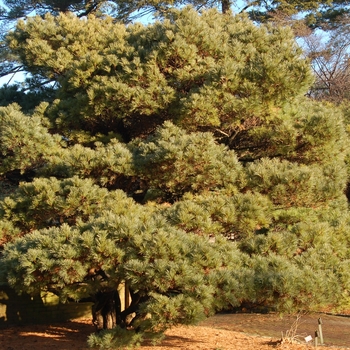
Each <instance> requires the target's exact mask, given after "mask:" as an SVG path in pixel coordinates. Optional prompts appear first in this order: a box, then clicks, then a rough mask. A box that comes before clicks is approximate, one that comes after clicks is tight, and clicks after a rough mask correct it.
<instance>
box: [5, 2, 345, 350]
mask: <svg viewBox="0 0 350 350" xmlns="http://www.w3.org/2000/svg"><path fill="white" fill-rule="evenodd" d="M7 40H8V47H9V48H10V49H11V50H12V51H13V54H14V55H15V56H17V57H19V58H20V60H21V61H20V62H21V63H22V64H23V65H25V67H26V69H27V70H28V71H30V72H31V73H32V74H33V76H35V75H38V76H40V77H43V78H45V79H53V80H54V81H55V82H56V83H57V86H58V87H57V91H56V92H57V95H56V96H55V101H54V102H52V103H48V102H43V103H42V104H40V105H39V106H38V107H37V108H36V109H35V110H34V111H33V112H30V111H21V109H20V108H19V106H18V105H9V106H7V107H1V108H0V142H1V143H0V149H1V163H0V171H1V178H0V180H1V188H4V189H6V192H5V191H4V193H3V194H2V196H1V200H0V217H1V224H0V232H1V242H2V245H3V251H2V257H1V266H2V270H1V278H2V279H6V280H7V281H8V283H10V285H11V286H13V288H15V289H16V290H17V291H18V292H22V293H31V294H36V293H39V292H40V291H42V290H46V291H51V292H54V293H56V294H57V295H59V296H60V298H61V300H62V301H65V300H68V299H74V300H82V299H85V300H86V299H90V300H92V301H94V308H93V319H94V322H95V324H96V327H97V328H98V329H102V328H105V329H107V328H108V329H109V328H113V329H112V330H106V331H105V332H101V333H100V335H99V336H98V335H94V336H91V337H90V340H89V343H90V345H92V346H100V347H106V346H107V345H106V344H107V343H111V342H112V346H115V347H117V346H119V347H123V346H124V345H126V344H131V343H133V344H135V343H137V342H139V341H141V338H143V337H147V336H150V335H151V334H154V335H159V333H162V332H163V331H164V330H165V329H166V328H168V327H170V326H172V325H176V324H180V323H183V324H190V323H193V322H196V321H198V320H199V319H200V318H202V317H206V316H208V315H211V314H212V313H214V312H216V311H218V310H221V309H224V308H230V307H235V306H240V305H242V304H245V305H258V306H264V307H268V308H273V309H277V310H279V311H290V310H306V309H307V310H320V309H321V308H322V307H327V308H330V309H331V308H333V309H334V310H335V309H337V308H341V307H342V306H344V305H347V304H348V302H349V296H348V291H349V281H350V279H349V278H348V277H349V271H350V269H349V262H350V260H349V258H350V256H349V252H350V249H349V248H350V247H349V243H350V241H349V238H350V237H349V232H350V231H349V218H350V217H349V210H348V202H347V198H346V195H345V190H346V187H347V182H348V169H347V161H348V147H347V140H348V135H347V133H346V127H345V123H344V120H343V118H344V116H343V114H342V111H341V110H340V109H337V108H336V107H334V106H333V105H330V104H325V103H321V102H315V101H311V100H309V99H308V98H307V97H305V93H306V92H307V91H308V89H309V87H310V85H311V84H312V82H313V77H312V73H311V69H310V67H309V65H308V62H307V61H306V60H304V59H303V58H302V53H301V51H300V49H299V48H298V47H297V46H296V44H295V42H294V39H293V34H292V32H291V31H290V30H287V29H278V28H276V27H273V26H259V27H256V26H255V25H254V24H253V23H252V22H251V21H250V20H249V19H248V18H247V17H246V16H233V15H232V14H226V15H225V16H223V15H222V14H221V13H219V12H218V11H216V10H208V11H203V13H202V14H198V13H197V12H196V11H194V10H193V9H192V8H184V9H182V10H181V11H180V10H176V11H170V12H169V14H168V15H167V16H166V17H165V18H164V20H162V21H158V22H155V23H154V24H150V25H147V26H144V25H141V24H133V25H127V26H125V25H123V24H120V23H114V21H113V19H111V18H98V17H94V16H90V17H88V18H84V19H81V18H78V17H77V16H74V15H72V14H61V15H59V16H57V17H54V16H52V15H46V16H45V17H35V18H32V19H28V20H27V21H26V22H19V24H18V26H17V28H16V30H15V31H13V32H12V33H11V34H10V35H9V36H8V37H7ZM124 283H126V284H127V285H128V287H129V288H130V294H131V299H132V300H131V305H130V306H129V307H128V308H127V309H126V310H121V308H120V299H119V294H118V292H117V290H118V288H119V287H120V285H122V284H124Z"/></svg>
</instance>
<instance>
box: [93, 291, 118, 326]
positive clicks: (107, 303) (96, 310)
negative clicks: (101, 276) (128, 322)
mask: <svg viewBox="0 0 350 350" xmlns="http://www.w3.org/2000/svg"><path fill="white" fill-rule="evenodd" d="M120 313H121V304H120V298H119V294H118V291H109V292H99V293H97V294H96V295H95V303H94V305H93V306H92V322H93V324H94V325H95V327H96V329H97V330H98V331H99V330H102V329H112V328H114V327H115V326H116V325H117V324H119V323H120V320H119V317H120Z"/></svg>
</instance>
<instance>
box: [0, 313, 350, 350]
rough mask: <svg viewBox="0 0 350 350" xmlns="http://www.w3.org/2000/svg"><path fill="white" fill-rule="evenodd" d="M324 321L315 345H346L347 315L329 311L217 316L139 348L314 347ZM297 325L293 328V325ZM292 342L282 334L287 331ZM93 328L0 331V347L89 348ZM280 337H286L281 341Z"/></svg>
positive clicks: (69, 325) (83, 324)
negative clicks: (298, 314) (321, 340)
mask: <svg viewBox="0 0 350 350" xmlns="http://www.w3.org/2000/svg"><path fill="white" fill-rule="evenodd" d="M319 318H321V320H322V333H323V337H324V345H320V344H319V348H321V347H322V348H324V349H325V350H326V349H329V350H331V349H350V317H345V316H333V315H327V314H310V315H303V316H302V317H301V319H300V320H299V322H297V324H295V321H296V319H297V318H296V316H285V317H283V318H280V317H279V316H278V315H276V314H218V315H216V316H214V317H211V318H209V319H207V320H206V321H204V322H202V323H201V324H200V325H198V326H190V327H182V326H181V327H176V328H174V329H171V330H169V331H167V332H166V337H165V339H164V340H163V341H162V343H161V344H159V345H157V346H151V345H149V344H143V345H142V346H141V347H140V348H139V349H140V350H172V349H175V350H236V349H237V350H272V349H276V348H277V349H285V350H304V349H315V344H314V340H313V341H311V342H309V343H306V341H305V340H304V338H305V337H306V336H308V335H311V336H312V338H314V335H315V331H316V330H318V319H319ZM295 326H296V327H295ZM291 330H293V332H292V334H291V335H292V337H291V338H293V340H294V341H298V342H295V343H293V344H291V343H290V342H289V340H291V339H288V338H286V332H287V331H291ZM93 331H94V328H93V326H92V324H91V320H89V319H77V320H72V321H70V322H64V323H56V324H51V325H26V326H16V327H8V328H5V329H2V330H0V349H1V350H87V349H88V348H87V345H86V338H87V336H88V335H89V334H90V333H92V332H93ZM282 332H283V338H284V339H285V340H284V342H283V343H281V338H282Z"/></svg>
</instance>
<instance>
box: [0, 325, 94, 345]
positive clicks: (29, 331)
mask: <svg viewBox="0 0 350 350" xmlns="http://www.w3.org/2000/svg"><path fill="white" fill-rule="evenodd" d="M94 330H95V328H94V327H93V325H92V323H91V324H89V323H88V321H84V322H76V321H71V322H65V323H57V324H51V325H44V324H37V325H22V326H12V327H7V328H5V329H2V331H1V333H0V349H6V350H7V349H8V350H42V349H47V350H50V349H55V350H72V349H74V350H86V349H88V346H87V342H86V341H87V337H88V336H89V335H90V334H91V333H93V332H94Z"/></svg>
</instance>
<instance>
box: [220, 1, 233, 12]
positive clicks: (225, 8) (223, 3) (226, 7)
mask: <svg viewBox="0 0 350 350" xmlns="http://www.w3.org/2000/svg"><path fill="white" fill-rule="evenodd" d="M230 6H231V1H230V0H221V11H222V13H226V12H228V11H229V10H230Z"/></svg>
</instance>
